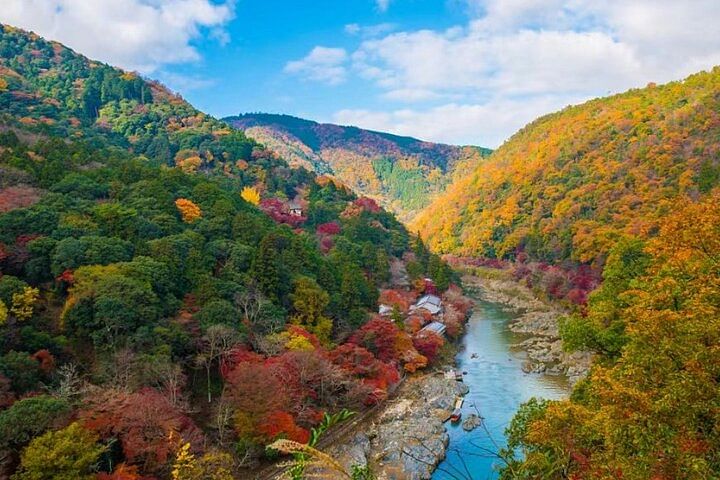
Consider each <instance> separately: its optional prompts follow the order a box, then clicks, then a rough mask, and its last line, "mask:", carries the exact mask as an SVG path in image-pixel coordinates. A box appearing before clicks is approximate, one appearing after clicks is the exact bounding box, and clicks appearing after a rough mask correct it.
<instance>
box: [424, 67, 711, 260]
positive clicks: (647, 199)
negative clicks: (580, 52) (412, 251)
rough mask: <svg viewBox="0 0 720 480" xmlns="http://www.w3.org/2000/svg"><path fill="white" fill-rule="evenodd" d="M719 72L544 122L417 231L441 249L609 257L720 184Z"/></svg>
mask: <svg viewBox="0 0 720 480" xmlns="http://www.w3.org/2000/svg"><path fill="white" fill-rule="evenodd" d="M719 137H720V68H717V67H716V68H715V69H713V70H712V71H711V72H703V73H698V74H696V75H692V76H690V77H689V78H687V79H686V80H684V81H679V82H673V83H669V84H667V85H663V86H656V85H653V84H651V85H648V87H647V88H643V89H636V90H630V91H628V92H626V93H623V94H620V95H615V96H612V97H609V98H601V99H596V100H592V101H589V102H587V103H585V104H583V105H579V106H573V107H568V108H566V109H564V110H562V111H560V112H557V113H554V114H551V115H547V116H545V117H542V118H540V119H538V120H536V121H534V122H532V123H531V124H529V125H527V126H526V127H525V128H523V129H522V130H520V131H519V132H518V133H516V134H515V135H514V136H513V137H512V138H510V139H509V140H508V141H507V142H506V143H505V144H504V145H502V146H501V147H500V148H499V149H498V150H496V151H495V152H494V153H493V154H492V155H491V157H490V158H489V159H488V160H487V161H486V162H483V163H482V164H480V165H479V166H478V167H477V168H476V169H475V170H474V171H473V173H472V175H468V176H467V177H465V178H462V179H460V180H458V181H457V182H455V183H454V184H453V185H452V186H451V187H450V188H448V190H447V192H446V193H445V194H444V195H443V196H441V197H440V198H438V199H437V200H436V201H435V202H434V203H433V204H432V205H431V206H429V207H428V208H427V209H426V210H424V211H423V212H422V213H421V214H420V215H419V216H418V217H417V219H416V220H415V222H414V223H413V224H411V228H413V229H414V230H416V231H420V232H421V234H422V236H423V237H424V238H425V239H427V240H428V241H429V243H430V245H431V247H433V248H434V249H435V250H437V251H441V252H454V253H459V254H463V255H476V256H497V257H512V256H513V255H514V254H515V253H516V252H518V251H525V252H526V253H528V254H530V256H531V257H534V258H537V259H543V260H548V261H556V260H562V259H568V258H571V259H574V260H577V261H581V262H591V261H594V260H597V259H601V258H603V257H604V256H605V255H606V254H607V252H608V250H609V248H611V247H612V245H613V244H614V243H615V242H616V241H617V240H618V238H620V237H622V236H625V235H639V236H649V235H652V234H654V233H655V232H656V231H657V230H658V228H659V227H660V225H661V224H662V219H663V218H664V217H665V216H666V215H667V214H668V212H670V211H671V210H672V209H673V207H674V205H675V204H676V202H677V201H678V199H680V198H684V197H688V198H690V199H697V198H698V197H700V196H703V195H705V194H706V193H708V192H709V191H710V190H711V189H712V188H713V187H714V186H716V185H717V184H718V182H719V181H720V143H719V142H718V138H719Z"/></svg>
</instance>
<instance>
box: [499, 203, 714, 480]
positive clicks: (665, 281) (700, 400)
mask: <svg viewBox="0 0 720 480" xmlns="http://www.w3.org/2000/svg"><path fill="white" fill-rule="evenodd" d="M718 202H720V192H716V193H715V194H714V195H711V196H710V197H708V198H707V199H705V200H703V201H700V202H692V201H690V200H686V201H684V202H681V203H679V204H678V205H677V206H676V208H677V210H676V212H674V213H673V214H671V215H670V216H669V217H668V218H667V219H666V220H665V222H664V223H663V225H662V227H661V229H660V231H659V233H658V235H657V237H655V238H653V239H651V240H649V241H648V242H647V244H646V246H645V248H643V249H642V250H638V249H634V248H630V249H620V251H624V252H626V253H627V254H628V255H625V256H624V257H625V259H626V260H628V261H620V262H619V263H616V264H615V267H617V268H616V269H613V268H611V270H610V271H609V272H608V273H609V275H611V276H612V277H611V278H613V277H614V278H616V280H618V283H617V284H616V286H619V285H622V284H624V285H625V287H624V288H625V289H624V290H623V289H622V288H621V289H620V291H619V292H618V294H617V295H616V296H615V297H614V298H609V299H607V302H598V303H594V302H592V301H591V302H590V304H589V305H588V308H589V309H590V311H589V312H588V317H590V318H594V316H596V315H603V314H606V313H608V312H604V311H602V310H600V311H593V310H595V309H598V308H600V309H604V308H606V306H607V305H609V306H610V309H609V313H610V314H612V315H613V318H616V319H617V321H619V322H622V324H623V325H624V326H625V332H624V335H625V336H626V339H625V341H624V346H623V347H622V349H621V350H620V352H619V355H617V356H616V354H615V353H614V352H613V351H610V352H609V353H607V354H603V353H600V354H599V356H598V357H599V358H598V359H597V360H596V362H595V365H594V367H593V369H592V371H591V372H590V375H589V377H588V378H587V379H586V380H584V381H582V382H581V383H580V384H579V385H578V386H577V387H576V388H575V390H574V391H573V394H572V396H571V398H570V399H569V400H565V401H556V402H550V403H549V404H547V406H546V407H545V408H543V409H534V413H533V415H532V418H531V419H530V421H528V422H526V423H527V427H526V428H524V429H517V430H516V432H515V433H514V438H515V439H516V440H517V441H514V446H517V447H519V448H518V449H513V451H516V452H517V453H518V455H521V454H524V455H523V457H522V459H521V458H517V457H513V462H512V471H508V472H507V475H506V478H518V477H520V478H553V477H555V476H557V474H558V472H562V475H563V476H565V477H567V478H573V477H575V478H588V479H604V478H618V477H622V478H632V479H635V478H638V479H639V478H663V479H665V478H667V479H670V478H714V477H717V474H718V472H720V463H718V458H717V454H716V453H717V452H718V451H720V439H719V437H718V436H717V434H716V431H715V430H716V425H717V419H716V414H717V412H716V410H717V409H716V405H717V402H718V388H717V378H720V377H718V376H719V375H720V350H718V348H717V337H718V332H720V303H718V302H717V299H718V298H720V256H719V255H718V252H720V235H719V234H720V210H718V208H717V205H718ZM633 252H634V253H633ZM639 253H640V254H641V255H640V256H638V254H639ZM645 255H649V259H647V260H648V261H647V264H646V265H644V266H641V264H644V263H645V260H642V261H641V262H640V264H639V263H638V262H637V260H639V259H642V258H643V257H644V256H645ZM633 265H634V267H633ZM611 267H612V265H611ZM636 267H639V268H636ZM633 271H636V272H638V271H639V272H641V273H640V276H639V277H637V278H634V279H632V280H630V281H629V282H628V281H627V280H628V276H632V275H633V273H631V272H633ZM615 273H618V275H617V276H615ZM628 273H629V275H628ZM608 287H609V288H610V289H612V288H614V286H613V281H612V280H611V281H610V282H609V284H608ZM610 291H611V290H610ZM601 294H603V292H601ZM608 302H609V303H608ZM601 318H602V317H601ZM525 413H526V412H523V411H521V412H520V414H519V415H520V418H521V422H524V420H522V415H524V414H525Z"/></svg>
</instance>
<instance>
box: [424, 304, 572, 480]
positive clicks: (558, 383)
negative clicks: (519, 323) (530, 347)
mask: <svg viewBox="0 0 720 480" xmlns="http://www.w3.org/2000/svg"><path fill="white" fill-rule="evenodd" d="M512 318H513V314H512V313H509V312H506V311H503V310H502V308H501V307H500V305H497V304H493V303H487V302H482V301H477V302H476V306H475V309H474V313H473V315H472V317H471V318H470V320H469V322H468V326H467V332H466V334H465V337H464V339H463V341H462V347H461V350H460V353H458V355H457V365H458V366H457V368H458V369H459V370H461V371H463V372H467V373H466V374H465V375H464V376H463V379H464V382H465V384H466V385H467V386H468V387H470V393H468V394H467V395H466V396H465V404H464V405H463V408H462V414H463V418H465V417H466V416H467V415H469V414H470V413H476V409H477V411H479V412H480V414H481V415H482V416H483V417H484V419H485V420H484V422H485V426H486V429H487V430H485V429H483V428H481V427H480V428H476V429H475V430H474V431H472V432H469V433H468V432H466V431H464V430H463V429H462V427H461V426H460V425H459V424H458V425H451V424H450V423H449V422H448V423H447V424H446V425H447V426H446V428H447V430H448V434H449V435H450V445H449V447H448V452H447V456H446V458H445V460H444V461H443V462H442V463H440V465H438V469H437V470H436V471H435V473H434V474H433V477H432V478H433V480H457V479H460V480H486V479H494V478H497V476H498V475H497V467H498V465H499V460H498V459H497V458H496V457H493V455H492V454H491V453H488V451H490V452H496V451H497V450H498V447H502V446H504V445H505V437H504V435H503V432H504V430H505V427H506V426H507V425H508V423H509V422H510V420H511V419H512V417H513V414H514V413H515V411H516V410H517V408H518V406H519V405H520V404H521V403H523V402H525V401H526V400H528V399H529V398H531V397H541V398H549V399H557V398H563V397H565V396H567V394H568V388H569V387H568V384H567V381H566V379H565V378H564V377H557V376H549V375H538V374H534V373H531V374H526V373H523V371H522V369H521V368H520V367H521V364H522V362H523V360H525V359H526V354H525V352H523V351H522V350H521V349H519V348H517V347H515V345H517V344H518V343H520V342H521V341H522V340H524V339H525V338H527V337H524V336H522V335H518V334H515V333H513V332H511V331H510V330H509V328H508V322H509V321H510V320H512Z"/></svg>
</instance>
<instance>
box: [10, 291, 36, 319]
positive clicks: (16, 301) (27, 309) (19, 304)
mask: <svg viewBox="0 0 720 480" xmlns="http://www.w3.org/2000/svg"><path fill="white" fill-rule="evenodd" d="M39 296H40V290H38V289H37V288H33V287H25V288H23V291H22V293H13V296H12V307H10V313H12V314H13V315H14V316H15V318H17V319H18V320H28V319H30V318H31V317H32V316H33V310H34V307H35V303H36V302H37V300H38V297H39Z"/></svg>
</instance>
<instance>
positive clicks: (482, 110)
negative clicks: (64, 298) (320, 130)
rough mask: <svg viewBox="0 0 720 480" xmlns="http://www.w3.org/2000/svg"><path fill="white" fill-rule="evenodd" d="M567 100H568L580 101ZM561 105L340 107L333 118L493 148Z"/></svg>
mask: <svg viewBox="0 0 720 480" xmlns="http://www.w3.org/2000/svg"><path fill="white" fill-rule="evenodd" d="M579 100H580V99H579V98H575V99H570V103H572V102H576V101H579ZM559 104H561V103H560V100H558V99H556V98H538V99H532V100H493V101H490V102H487V103H483V104H460V103H448V104H443V105H440V106H436V107H431V108H428V109H423V110H419V109H399V110H391V111H371V110H350V109H346V110H340V111H339V112H337V113H335V115H334V116H333V119H332V120H333V121H334V122H335V123H339V124H342V125H358V126H361V127H363V128H368V129H371V130H380V131H385V132H392V133H395V134H397V135H407V136H412V137H417V138H421V139H424V140H432V141H435V142H442V143H453V144H465V145H481V146H490V147H496V146H498V145H500V144H501V143H502V142H503V141H504V140H506V139H507V137H508V132H513V131H515V130H516V129H517V128H518V127H517V125H518V122H521V124H522V123H526V122H528V121H530V120H532V119H534V118H537V117H539V116H541V115H543V114H544V113H547V112H549V111H551V110H553V109H555V108H557V105H559Z"/></svg>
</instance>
